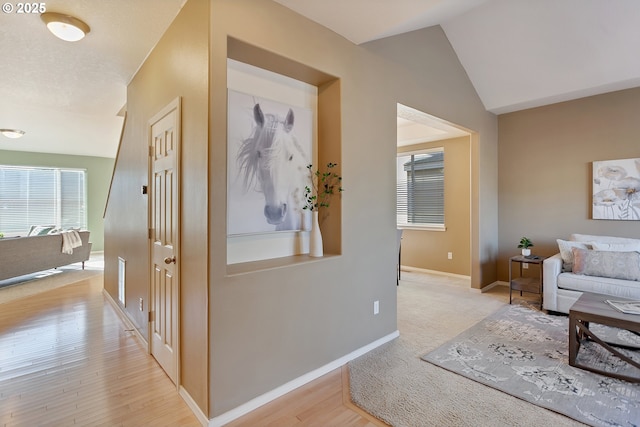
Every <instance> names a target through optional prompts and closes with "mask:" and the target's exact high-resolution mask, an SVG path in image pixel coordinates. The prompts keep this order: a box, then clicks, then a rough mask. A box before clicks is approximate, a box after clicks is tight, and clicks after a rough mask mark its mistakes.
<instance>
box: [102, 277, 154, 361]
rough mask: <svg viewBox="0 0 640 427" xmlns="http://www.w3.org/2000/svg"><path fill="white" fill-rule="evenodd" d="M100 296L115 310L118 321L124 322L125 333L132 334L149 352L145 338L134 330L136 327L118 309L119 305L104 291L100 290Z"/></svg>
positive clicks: (119, 308) (120, 308) (122, 311)
mask: <svg viewBox="0 0 640 427" xmlns="http://www.w3.org/2000/svg"><path fill="white" fill-rule="evenodd" d="M102 295H104V296H105V298H106V299H107V301H109V303H110V304H111V305H112V306H113V308H114V309H115V311H116V313H117V314H118V317H120V319H121V320H122V321H123V322H124V324H125V325H126V326H127V331H130V332H133V334H134V335H135V336H136V338H137V339H138V340H140V344H142V346H143V347H144V348H146V349H147V352H149V343H148V341H147V340H146V338H145V337H143V336H142V334H141V333H140V331H139V330H138V328H136V326H135V325H134V324H133V322H132V321H131V319H129V316H127V314H126V313H125V312H124V310H122V307H120V304H118V303H117V302H116V301H115V300H114V299H113V298H112V297H111V295H110V294H109V292H107V290H106V289H102Z"/></svg>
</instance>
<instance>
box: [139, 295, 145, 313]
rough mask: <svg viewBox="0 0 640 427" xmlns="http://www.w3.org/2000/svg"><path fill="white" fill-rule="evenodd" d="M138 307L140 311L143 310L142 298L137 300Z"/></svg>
mask: <svg viewBox="0 0 640 427" xmlns="http://www.w3.org/2000/svg"><path fill="white" fill-rule="evenodd" d="M138 307H139V308H140V311H143V310H144V302H143V300H142V298H140V299H139V300H138Z"/></svg>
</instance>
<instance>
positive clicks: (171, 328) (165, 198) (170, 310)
mask: <svg viewBox="0 0 640 427" xmlns="http://www.w3.org/2000/svg"><path fill="white" fill-rule="evenodd" d="M149 124H150V149H149V153H150V176H151V181H150V184H151V185H150V187H151V188H150V191H149V195H150V200H149V201H150V206H151V212H150V213H151V218H150V222H151V227H150V229H151V231H150V236H151V306H150V316H149V322H150V323H149V331H150V334H151V339H150V343H151V344H150V347H151V348H150V350H151V354H152V355H153V357H155V359H156V360H157V361H158V363H159V364H160V366H162V368H163V369H164V370H165V372H166V373H167V375H168V376H169V378H171V380H172V381H173V382H174V383H176V384H177V372H178V353H179V352H178V348H177V346H178V342H179V340H178V316H179V313H178V307H179V304H178V298H179V287H180V283H179V276H178V242H179V235H178V231H179V224H180V222H179V218H178V213H179V203H178V196H179V192H178V188H179V174H178V164H179V147H180V100H179V99H176V100H175V101H174V102H172V103H171V104H170V105H168V106H167V107H165V108H164V109H163V110H162V111H161V112H160V113H158V114H157V115H156V116H155V117H154V118H153V119H151V120H150V122H149Z"/></svg>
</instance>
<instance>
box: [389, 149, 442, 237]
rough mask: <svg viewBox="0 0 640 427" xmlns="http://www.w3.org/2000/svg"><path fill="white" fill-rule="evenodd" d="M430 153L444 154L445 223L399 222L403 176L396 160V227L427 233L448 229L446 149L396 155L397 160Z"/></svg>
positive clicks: (418, 150)
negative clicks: (399, 201)
mask: <svg viewBox="0 0 640 427" xmlns="http://www.w3.org/2000/svg"><path fill="white" fill-rule="evenodd" d="M430 153H442V217H443V222H442V223H409V222H406V223H402V222H399V221H398V218H399V214H398V210H399V208H400V206H399V205H400V203H398V199H399V197H400V195H399V193H398V189H399V187H400V185H401V184H402V182H401V176H400V171H399V170H398V169H399V164H398V163H399V162H398V160H396V227H397V228H399V229H408V230H427V231H446V229H447V227H446V215H445V208H446V194H445V186H446V170H445V165H444V159H445V148H444V147H442V146H438V147H431V148H423V149H416V150H409V151H398V152H397V153H396V159H399V158H400V157H408V156H415V155H420V154H430ZM405 185H406V180H405ZM405 204H406V205H408V202H406V203H405Z"/></svg>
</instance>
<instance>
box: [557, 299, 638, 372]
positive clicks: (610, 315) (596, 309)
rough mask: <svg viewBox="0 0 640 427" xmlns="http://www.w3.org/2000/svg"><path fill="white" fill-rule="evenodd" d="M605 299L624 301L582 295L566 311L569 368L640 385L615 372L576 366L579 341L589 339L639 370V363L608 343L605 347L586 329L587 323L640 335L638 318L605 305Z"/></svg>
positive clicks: (580, 365) (620, 346)
mask: <svg viewBox="0 0 640 427" xmlns="http://www.w3.org/2000/svg"><path fill="white" fill-rule="evenodd" d="M607 299H611V300H616V301H624V300H625V298H618V297H613V296H610V295H600V294H592V293H588V292H585V293H583V294H582V296H581V297H580V298H579V299H578V301H576V302H575V304H573V306H572V307H571V309H570V310H569V365H571V366H575V367H577V368H581V369H586V370H588V371H591V372H596V373H598V374H601V375H606V376H609V377H614V378H619V379H622V380H626V381H631V382H640V377H630V376H626V375H621V374H617V373H615V372H607V371H603V370H600V369H597V368H593V367H591V366H586V365H583V364H580V363H576V356H577V355H578V351H579V350H580V341H581V340H582V339H589V340H591V341H593V342H596V343H597V344H599V345H600V346H602V347H603V348H604V349H606V350H607V351H608V352H610V353H611V354H613V355H615V356H617V357H619V358H620V359H622V360H624V361H625V362H627V363H629V364H630V365H632V366H635V367H636V368H638V369H640V363H638V362H635V361H633V360H632V359H630V358H628V357H627V356H625V355H624V354H622V353H620V352H619V351H618V350H616V349H615V348H614V347H613V346H612V345H611V343H607V342H605V341H603V340H602V339H600V338H598V337H597V336H596V335H595V334H594V333H593V332H592V331H591V330H590V329H589V322H593V323H598V324H600V325H606V326H613V327H616V328H621V329H626V330H628V331H632V332H635V333H640V315H639V314H625V313H622V312H620V311H618V310H616V309H615V308H613V307H611V306H610V305H609V304H607V303H606V302H604V301H605V300H607ZM615 347H619V348H630V349H635V350H637V348H635V347H626V346H623V345H619V344H616V345H615Z"/></svg>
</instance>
